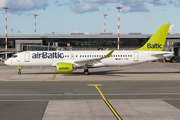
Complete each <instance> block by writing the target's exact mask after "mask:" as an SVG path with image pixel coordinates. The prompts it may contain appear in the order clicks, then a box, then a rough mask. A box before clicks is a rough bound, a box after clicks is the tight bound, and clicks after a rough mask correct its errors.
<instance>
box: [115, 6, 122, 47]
mask: <svg viewBox="0 0 180 120" xmlns="http://www.w3.org/2000/svg"><path fill="white" fill-rule="evenodd" d="M116 8H117V9H118V50H119V36H120V33H119V32H120V25H119V24H120V9H122V7H120V6H118V7H116Z"/></svg>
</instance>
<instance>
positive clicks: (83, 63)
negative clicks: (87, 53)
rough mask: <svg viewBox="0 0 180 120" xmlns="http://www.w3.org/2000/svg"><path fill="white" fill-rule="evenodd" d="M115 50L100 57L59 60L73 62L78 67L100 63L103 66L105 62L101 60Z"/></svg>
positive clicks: (54, 64)
mask: <svg viewBox="0 0 180 120" xmlns="http://www.w3.org/2000/svg"><path fill="white" fill-rule="evenodd" d="M113 52H114V50H112V51H110V52H109V53H108V54H107V55H105V56H103V57H98V58H92V59H84V60H73V61H72V60H69V61H59V62H64V63H73V64H75V65H76V66H78V67H83V66H86V67H94V64H98V65H99V66H103V64H102V63H101V60H102V59H106V58H108V57H110V56H111V55H112V53H113ZM59 62H55V63H53V64H51V66H56V64H57V63H59Z"/></svg>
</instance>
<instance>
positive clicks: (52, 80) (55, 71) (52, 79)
mask: <svg viewBox="0 0 180 120" xmlns="http://www.w3.org/2000/svg"><path fill="white" fill-rule="evenodd" d="M56 73H57V70H56V71H55V73H54V76H53V78H52V79H51V80H46V81H59V80H54V79H55V77H56Z"/></svg>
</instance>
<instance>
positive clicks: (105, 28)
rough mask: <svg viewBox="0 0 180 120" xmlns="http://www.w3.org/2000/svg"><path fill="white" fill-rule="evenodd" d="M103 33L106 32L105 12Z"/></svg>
mask: <svg viewBox="0 0 180 120" xmlns="http://www.w3.org/2000/svg"><path fill="white" fill-rule="evenodd" d="M103 16H104V33H106V16H108V15H107V14H104V15H103Z"/></svg>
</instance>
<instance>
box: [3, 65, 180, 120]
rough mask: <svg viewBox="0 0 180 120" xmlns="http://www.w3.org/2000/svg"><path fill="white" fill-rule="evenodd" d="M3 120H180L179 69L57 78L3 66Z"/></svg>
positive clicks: (48, 70) (139, 68)
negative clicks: (19, 71)
mask: <svg viewBox="0 0 180 120" xmlns="http://www.w3.org/2000/svg"><path fill="white" fill-rule="evenodd" d="M0 68H1V69H0V107H1V110H0V120H12V119H13V120H20V119H26V120H32V119H33V120H59V119H60V120H76V119H77V120H116V119H123V120H152V119H153V120H179V118H180V63H162V62H148V63H143V64H138V65H133V66H126V67H103V68H95V69H89V72H90V74H89V75H84V74H83V70H76V71H74V72H73V73H72V74H56V73H55V70H56V68H54V67H24V68H22V74H21V75H18V74H17V72H18V70H17V69H16V67H11V66H6V65H4V64H3V63H0Z"/></svg>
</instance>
